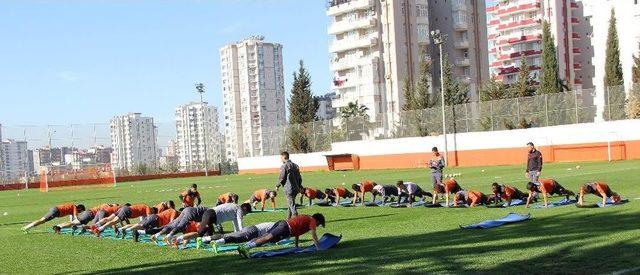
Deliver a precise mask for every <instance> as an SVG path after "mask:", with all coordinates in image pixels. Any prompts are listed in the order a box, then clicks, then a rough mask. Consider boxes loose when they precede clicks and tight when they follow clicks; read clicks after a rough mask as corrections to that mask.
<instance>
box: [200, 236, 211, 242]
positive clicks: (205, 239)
mask: <svg viewBox="0 0 640 275" xmlns="http://www.w3.org/2000/svg"><path fill="white" fill-rule="evenodd" d="M202 240H203V241H205V242H210V241H211V236H205V237H202Z"/></svg>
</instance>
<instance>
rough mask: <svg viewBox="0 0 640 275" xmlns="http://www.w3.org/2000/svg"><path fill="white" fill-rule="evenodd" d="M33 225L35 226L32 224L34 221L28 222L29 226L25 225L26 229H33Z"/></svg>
mask: <svg viewBox="0 0 640 275" xmlns="http://www.w3.org/2000/svg"><path fill="white" fill-rule="evenodd" d="M32 227H33V224H32V223H30V224H28V225H27V226H25V227H24V229H25V230H29V229H31V228H32Z"/></svg>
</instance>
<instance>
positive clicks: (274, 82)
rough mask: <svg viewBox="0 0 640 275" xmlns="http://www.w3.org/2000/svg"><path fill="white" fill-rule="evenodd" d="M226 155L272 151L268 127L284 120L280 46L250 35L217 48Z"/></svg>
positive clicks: (274, 146)
mask: <svg viewBox="0 0 640 275" xmlns="http://www.w3.org/2000/svg"><path fill="white" fill-rule="evenodd" d="M220 63H221V64H220V66H221V75H222V101H223V104H224V105H223V108H224V111H223V113H224V122H225V132H224V136H225V151H226V158H227V159H228V160H231V161H234V160H236V159H237V158H238V157H251V156H260V155H265V154H273V153H275V152H277V150H278V149H279V148H278V147H279V145H280V144H277V143H274V142H268V141H269V133H270V132H269V130H270V129H269V128H271V127H276V126H280V125H284V124H285V123H286V113H285V110H286V109H285V102H286V101H285V96H284V72H283V66H282V45H280V44H277V43H269V42H266V41H264V37H262V36H253V37H249V38H247V39H244V40H242V41H240V42H237V43H235V44H230V45H226V46H224V47H222V48H221V49H220Z"/></svg>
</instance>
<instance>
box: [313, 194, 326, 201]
mask: <svg viewBox="0 0 640 275" xmlns="http://www.w3.org/2000/svg"><path fill="white" fill-rule="evenodd" d="M326 197H327V196H326V195H325V194H324V193H316V199H319V200H324V199H325V198H326Z"/></svg>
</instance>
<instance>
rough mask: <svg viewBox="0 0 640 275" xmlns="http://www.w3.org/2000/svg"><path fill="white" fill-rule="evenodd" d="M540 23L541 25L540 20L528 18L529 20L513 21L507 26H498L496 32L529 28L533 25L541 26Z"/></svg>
mask: <svg viewBox="0 0 640 275" xmlns="http://www.w3.org/2000/svg"><path fill="white" fill-rule="evenodd" d="M541 23H542V19H540V18H530V19H525V20H519V21H513V22H510V23H507V24H502V25H499V26H498V30H501V31H503V30H508V29H513V28H518V27H524V26H530V25H534V24H541Z"/></svg>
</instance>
